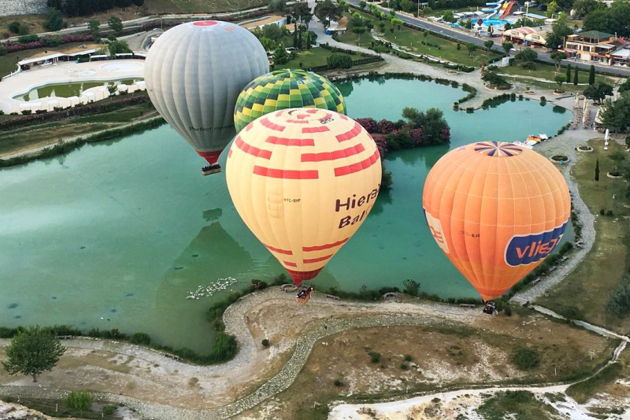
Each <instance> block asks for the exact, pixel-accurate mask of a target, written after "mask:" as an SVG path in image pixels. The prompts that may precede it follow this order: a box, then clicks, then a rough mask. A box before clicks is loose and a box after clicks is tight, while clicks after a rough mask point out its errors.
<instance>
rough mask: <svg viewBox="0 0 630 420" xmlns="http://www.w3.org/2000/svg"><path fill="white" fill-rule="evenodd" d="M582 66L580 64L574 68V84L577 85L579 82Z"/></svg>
mask: <svg viewBox="0 0 630 420" xmlns="http://www.w3.org/2000/svg"><path fill="white" fill-rule="evenodd" d="M579 70H580V68H579V67H578V66H575V70H573V85H574V86H577V85H578V83H579V80H580V78H579V76H578V72H579Z"/></svg>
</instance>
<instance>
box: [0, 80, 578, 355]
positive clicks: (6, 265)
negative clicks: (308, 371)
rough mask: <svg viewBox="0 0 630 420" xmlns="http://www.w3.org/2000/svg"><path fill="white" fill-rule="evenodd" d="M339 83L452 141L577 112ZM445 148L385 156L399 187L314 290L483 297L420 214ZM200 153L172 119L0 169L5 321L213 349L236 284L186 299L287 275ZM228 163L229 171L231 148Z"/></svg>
mask: <svg viewBox="0 0 630 420" xmlns="http://www.w3.org/2000/svg"><path fill="white" fill-rule="evenodd" d="M379 83H381V84H379ZM344 90H345V91H346V92H350V93H348V94H347V97H346V101H347V104H348V109H349V113H350V116H352V117H355V118H358V117H372V118H374V119H376V120H380V119H382V118H387V119H390V120H397V119H399V118H400V114H401V111H402V108H403V107H405V106H414V107H417V108H421V109H426V108H428V107H437V108H440V109H442V110H443V111H444V115H445V118H446V120H447V121H448V122H449V124H450V125H451V132H452V141H451V145H450V147H455V146H458V145H460V144H464V143H469V142H472V141H476V140H493V139H494V140H506V139H514V140H518V139H522V138H524V137H526V136H527V135H528V134H530V132H531V131H535V133H540V132H546V133H548V134H553V133H555V131H556V130H557V129H558V128H559V127H561V126H562V125H564V124H566V122H567V121H568V120H569V119H570V118H571V116H570V113H568V112H567V113H565V114H560V113H554V112H552V109H551V107H544V108H542V107H540V106H538V105H537V104H535V103H534V102H519V101H517V102H509V103H506V104H503V105H501V106H499V107H497V108H493V109H489V110H487V111H479V112H476V113H474V114H466V113H464V112H455V111H453V110H452V102H453V101H455V100H456V99H458V98H460V97H462V96H463V93H462V91H461V90H459V89H452V88H451V87H448V86H441V85H436V84H434V83H430V82H426V83H423V82H418V81H413V80H393V79H392V80H387V81H386V82H383V81H382V80H381V81H368V80H363V81H361V82H360V83H353V84H352V85H351V89H350V88H347V87H346V88H344ZM533 121H535V123H536V126H535V127H536V128H535V130H534V129H533V123H532V122H533ZM552 141H553V140H552ZM447 149H448V147H447V146H435V147H426V148H421V149H416V150H407V151H401V152H397V153H390V154H389V155H388V157H387V159H386V162H385V167H386V169H387V170H389V171H391V172H392V175H393V181H394V183H393V185H392V188H391V190H390V191H389V192H388V193H387V194H383V195H382V196H381V197H379V199H378V200H377V202H376V203H375V206H374V210H373V211H372V213H371V214H370V216H369V217H368V218H367V220H366V221H365V223H364V224H363V226H362V228H361V229H360V230H359V231H358V232H357V234H356V235H355V236H354V237H353V238H352V239H351V240H350V241H348V243H347V244H346V245H345V246H344V247H343V248H342V249H341V250H340V251H339V252H338V254H337V255H336V256H335V257H334V258H333V259H332V261H331V262H330V263H329V264H328V265H327V267H326V269H325V270H324V271H322V273H321V274H320V275H319V276H318V277H317V279H316V280H315V282H314V284H315V288H316V289H317V288H318V287H337V288H339V289H343V290H348V291H359V290H360V289H361V287H362V286H363V285H365V286H367V287H368V288H375V289H378V288H381V287H384V286H398V287H400V286H401V285H402V282H403V281H404V280H405V279H414V280H417V281H419V282H420V284H421V288H422V290H424V291H426V292H429V293H437V294H439V295H441V296H462V297H467V296H475V292H474V290H473V289H472V287H470V286H469V285H468V283H467V282H466V281H465V280H464V279H463V278H462V276H461V275H460V274H459V273H458V272H457V271H456V270H455V269H454V268H453V267H452V265H451V264H450V263H449V262H448V260H447V259H446V257H444V255H443V254H442V253H441V251H440V250H439V248H438V247H437V246H435V243H434V242H433V239H432V237H431V235H430V233H429V232H428V230H427V228H426V224H425V223H424V220H423V216H422V211H421V208H422V207H421V206H422V203H421V202H420V198H421V194H422V185H423V183H424V179H425V177H426V174H427V172H428V170H429V168H430V166H431V165H433V163H434V162H435V161H436V160H437V159H439V157H440V156H442V155H443V154H444V152H445V151H446V150H447ZM199 159H200V158H199V157H198V156H197V155H196V154H195V153H194V151H193V150H192V149H191V148H190V146H189V145H188V144H187V143H186V142H185V141H183V140H182V139H181V138H180V137H179V135H178V134H177V133H176V132H175V131H174V130H173V129H172V128H170V127H169V126H167V125H164V126H162V127H160V128H158V129H154V130H150V131H147V132H144V133H142V134H138V135H134V136H129V137H127V138H125V139H124V141H117V142H114V141H111V142H106V143H97V144H88V145H86V146H84V147H82V148H80V149H78V150H76V151H74V152H71V153H69V154H67V155H64V156H58V157H55V158H52V159H47V160H41V161H35V162H31V163H29V164H27V165H22V166H19V167H13V168H6V169H2V170H0V197H1V199H0V268H1V270H0V290H1V291H2V292H1V293H0V326H1V325H6V326H17V325H25V324H35V323H39V324H70V325H75V326H78V327H81V328H85V329H88V328H107V329H110V328H119V329H120V330H122V331H124V332H136V331H144V332H147V333H149V334H150V335H151V336H153V337H155V338H156V339H157V340H158V341H159V342H162V343H166V344H169V345H173V346H188V347H192V348H195V349H197V350H204V349H207V346H208V344H209V340H210V337H209V333H210V328H209V325H208V323H207V322H206V320H205V319H206V317H205V314H206V311H207V308H208V306H209V305H210V303H211V302H214V301H216V300H219V299H223V298H224V297H225V296H226V293H228V291H222V292H219V293H217V294H216V295H215V296H213V297H208V298H203V299H200V300H186V295H187V293H188V292H189V291H191V290H195V289H196V288H197V286H199V285H208V284H211V283H212V282H214V281H216V280H217V279H219V278H224V277H227V276H232V277H234V278H236V279H237V280H238V283H236V284H234V285H233V287H239V288H241V287H245V286H247V285H248V284H249V282H250V281H251V279H254V278H257V279H261V280H271V279H272V278H273V277H275V276H277V275H278V274H280V273H282V272H283V271H284V270H283V269H282V267H281V266H280V265H279V264H278V262H277V261H276V260H275V259H274V258H273V257H272V256H271V255H270V254H269V252H268V251H267V250H266V249H265V248H264V247H262V246H261V245H260V244H259V242H258V241H257V240H256V238H255V237H254V236H253V235H252V234H251V233H250V232H249V230H248V229H247V228H246V227H245V225H244V224H243V223H242V221H241V220H240V218H239V216H238V215H237V214H236V212H235V210H234V206H233V205H232V203H231V201H230V198H229V195H228V193H227V188H226V185H225V176H224V173H223V174H216V175H213V176H208V177H202V176H200V175H199V163H200V160H199ZM222 160H223V162H221V163H222V165H223V166H224V160H225V153H224V157H223V158H222ZM569 235H570V233H569Z"/></svg>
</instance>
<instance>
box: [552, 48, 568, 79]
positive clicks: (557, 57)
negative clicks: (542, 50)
mask: <svg viewBox="0 0 630 420" xmlns="http://www.w3.org/2000/svg"><path fill="white" fill-rule="evenodd" d="M550 57H551V59H552V60H553V63H554V64H555V65H556V72H558V71H560V63H561V62H562V60H564V59H565V58H567V54H566V53H564V52H561V51H554V52H552V53H551V55H550ZM567 74H568V76H567V77H566V79H565V80H569V79H570V78H571V66H569V68H567Z"/></svg>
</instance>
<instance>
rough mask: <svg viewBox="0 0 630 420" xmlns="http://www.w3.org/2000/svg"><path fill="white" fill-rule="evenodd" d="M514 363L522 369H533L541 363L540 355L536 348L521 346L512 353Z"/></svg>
mask: <svg viewBox="0 0 630 420" xmlns="http://www.w3.org/2000/svg"><path fill="white" fill-rule="evenodd" d="M512 363H514V364H515V365H516V367H517V368H519V369H520V370H532V369H536V368H537V367H538V366H539V365H540V356H539V355H538V352H537V351H536V350H532V349H528V348H526V347H519V348H518V349H516V351H515V352H514V353H513V354H512Z"/></svg>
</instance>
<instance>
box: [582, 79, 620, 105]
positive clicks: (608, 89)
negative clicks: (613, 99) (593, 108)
mask: <svg viewBox="0 0 630 420" xmlns="http://www.w3.org/2000/svg"><path fill="white" fill-rule="evenodd" d="M612 93H613V87H612V86H610V85H609V84H606V83H599V82H597V83H595V84H593V85H589V86H587V88H586V89H584V96H586V97H587V98H588V99H592V100H593V101H595V102H596V103H600V102H601V101H602V99H604V98H605V97H606V96H610V95H612Z"/></svg>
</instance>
